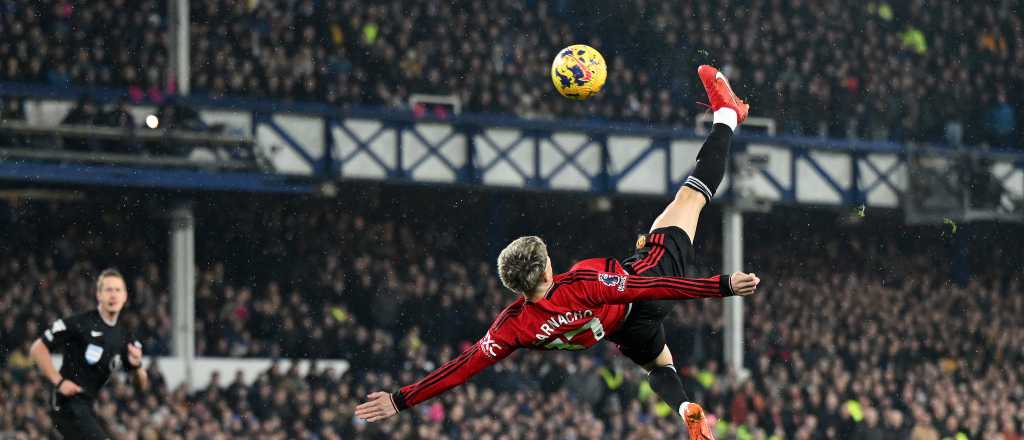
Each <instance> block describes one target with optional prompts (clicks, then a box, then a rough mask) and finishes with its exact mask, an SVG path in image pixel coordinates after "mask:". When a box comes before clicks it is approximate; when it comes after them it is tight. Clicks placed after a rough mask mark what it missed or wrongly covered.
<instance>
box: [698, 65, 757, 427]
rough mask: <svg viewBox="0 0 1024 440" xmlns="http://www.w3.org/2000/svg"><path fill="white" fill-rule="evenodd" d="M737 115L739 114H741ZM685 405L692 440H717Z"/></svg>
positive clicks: (701, 417)
mask: <svg viewBox="0 0 1024 440" xmlns="http://www.w3.org/2000/svg"><path fill="white" fill-rule="evenodd" d="M702 67H703V66H702ZM712 70H714V68H712ZM716 72H717V71H716ZM725 87H727V88H728V87H729V84H728V83H726V85H725ZM708 95H711V93H710V92H708ZM745 105H746V104H744V106H745ZM729 108H732V107H729ZM736 113H737V114H739V112H736ZM743 116H746V112H744V114H743ZM683 405H684V407H683V411H682V413H683V414H682V416H683V420H685V421H686V431H687V432H689V433H690V440H715V435H714V434H712V433H711V428H710V427H708V422H707V419H705V417H704V408H701V407H700V405H698V404H696V403H691V402H686V403H684V404H683Z"/></svg>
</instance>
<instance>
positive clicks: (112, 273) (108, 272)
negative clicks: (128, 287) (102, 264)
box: [96, 267, 124, 292]
mask: <svg viewBox="0 0 1024 440" xmlns="http://www.w3.org/2000/svg"><path fill="white" fill-rule="evenodd" d="M110 277H113V278H120V279H121V281H124V275H121V271H119V270H117V269H114V268H113V267H111V268H107V269H103V272H100V274H99V276H97V277H96V292H99V291H101V290H103V279H104V278H110Z"/></svg>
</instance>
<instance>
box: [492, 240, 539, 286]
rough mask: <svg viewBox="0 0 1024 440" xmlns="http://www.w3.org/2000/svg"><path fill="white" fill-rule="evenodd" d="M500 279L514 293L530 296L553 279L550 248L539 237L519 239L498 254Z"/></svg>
mask: <svg viewBox="0 0 1024 440" xmlns="http://www.w3.org/2000/svg"><path fill="white" fill-rule="evenodd" d="M498 277H500V278H501V284H504V285H505V287H506V288H507V289H509V290H511V291H513V292H516V293H522V294H530V293H532V292H533V291H534V290H536V289H537V286H540V285H541V284H542V283H544V282H545V281H547V280H548V279H550V278H551V259H550V258H548V247H547V246H546V245H545V244H544V241H543V240H541V239H540V237H537V236H533V235H531V236H528V237H519V238H517V239H515V240H514V241H512V242H511V243H509V244H508V246H505V249H502V250H501V254H498Z"/></svg>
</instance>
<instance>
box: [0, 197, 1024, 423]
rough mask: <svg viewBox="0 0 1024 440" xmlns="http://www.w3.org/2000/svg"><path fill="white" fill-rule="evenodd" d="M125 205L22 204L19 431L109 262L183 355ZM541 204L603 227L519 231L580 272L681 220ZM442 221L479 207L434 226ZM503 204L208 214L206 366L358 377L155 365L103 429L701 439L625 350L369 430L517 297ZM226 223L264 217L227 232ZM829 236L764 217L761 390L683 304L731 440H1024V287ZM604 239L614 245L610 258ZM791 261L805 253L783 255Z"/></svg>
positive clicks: (17, 272)
mask: <svg viewBox="0 0 1024 440" xmlns="http://www.w3.org/2000/svg"><path fill="white" fill-rule="evenodd" d="M428 199H429V200H428ZM107 202H108V203H107V204H106V205H105V206H107V207H108V208H109V209H105V210H104V212H103V213H102V214H101V215H92V216H90V215H87V213H94V212H95V210H96V206H95V205H93V204H89V205H86V204H84V203H75V202H62V203H56V204H49V203H28V204H22V205H12V204H7V205H5V209H4V210H3V211H2V212H3V218H2V221H3V223H4V226H5V227H4V228H3V229H4V234H5V236H4V241H3V243H4V245H3V248H2V249H0V250H2V253H3V255H4V257H3V258H4V260H3V267H0V270H2V276H0V281H2V285H0V288H2V289H3V295H0V313H2V315H3V316H4V322H3V333H2V336H3V340H2V341H0V343H2V345H0V362H3V369H2V373H0V388H2V389H4V390H5V392H4V393H2V394H0V433H6V432H19V433H21V434H19V435H23V436H25V437H28V438H35V437H38V436H40V435H41V434H40V433H43V432H46V429H47V427H48V423H49V421H48V417H47V416H46V412H45V411H46V401H45V399H46V396H47V394H48V393H46V386H44V385H43V382H42V381H41V378H40V376H39V375H38V373H37V372H36V371H35V370H34V368H33V367H32V365H31V364H30V361H29V360H28V359H27V357H26V353H27V346H28V344H29V343H30V342H31V340H32V339H34V337H36V336H37V335H38V333H39V329H40V328H41V327H42V326H45V325H47V324H48V322H49V321H50V320H52V319H54V318H55V317H57V316H58V315H63V314H67V313H69V312H71V311H72V310H84V309H88V308H91V303H92V301H93V296H92V293H91V290H90V289H91V281H92V280H91V274H93V273H95V272H96V271H97V270H98V269H99V268H101V267H104V266H107V265H120V266H121V267H122V268H124V269H125V271H126V272H127V273H129V274H131V275H129V278H130V283H129V286H130V289H131V292H130V306H129V311H128V313H127V314H126V315H125V319H131V320H133V321H132V323H131V324H132V325H133V326H135V327H136V328H137V329H139V330H138V331H139V332H140V333H141V334H142V336H143V340H144V341H145V346H146V347H147V353H149V354H160V353H166V351H167V341H166V339H164V338H166V336H167V335H168V334H169V333H170V331H169V317H168V316H169V313H168V312H169V307H168V305H167V301H168V295H167V293H166V289H167V287H166V283H165V282H164V281H162V280H164V279H166V274H165V273H163V272H162V270H161V269H160V268H163V267H166V261H165V258H166V256H165V255H163V254H162V252H158V250H161V249H164V248H165V244H164V243H163V240H164V239H165V238H164V236H163V234H162V233H161V227H159V225H161V224H162V223H161V222H160V218H159V216H158V215H156V214H154V213H153V207H152V206H147V205H146V203H145V202H141V201H139V200H135V199H130V198H128V199H117V200H110V198H107ZM538 203H539V204H540V205H541V206H547V205H555V206H560V207H561V208H562V210H564V211H565V212H566V216H567V217H565V218H579V219H582V220H583V221H581V222H579V224H578V225H576V224H575V223H574V226H573V227H572V228H566V227H565V225H564V224H563V223H561V222H562V220H563V219H562V218H561V215H559V218H552V217H551V216H539V218H534V219H526V220H524V221H523V223H522V224H520V223H519V222H517V223H516V224H515V225H511V224H509V225H505V226H504V227H505V228H508V229H510V230H507V231H506V232H505V233H507V234H511V235H516V234H520V233H524V232H527V231H530V230H534V231H551V232H550V233H549V234H545V236H546V238H548V240H549V242H550V243H551V246H552V249H553V250H554V252H553V259H554V261H555V262H556V263H555V264H556V269H564V268H566V267H568V264H569V262H571V261H572V260H573V259H575V258H580V257H584V256H592V255H619V254H620V252H618V249H620V247H619V246H614V244H615V243H631V242H632V240H631V237H630V236H631V233H632V232H633V231H634V230H639V229H641V228H643V225H641V224H637V223H635V221H633V220H632V219H635V218H639V217H642V218H648V217H652V216H653V214H654V213H656V209H657V207H656V205H660V204H658V203H653V202H650V203H648V202H644V201H619V202H617V203H621V205H617V206H616V207H615V209H613V210H612V211H611V212H589V211H588V209H587V207H586V204H585V203H582V202H580V203H574V202H572V201H569V200H565V199H558V198H557V197H552V199H545V198H544V197H541V196H537V195H531V196H525V195H520V196H509V200H504V201H503V202H502V203H500V205H501V206H505V207H507V208H506V209H509V210H510V212H519V211H518V210H519V209H525V208H526V207H528V206H537V205H538ZM250 205H251V206H250ZM428 205H432V206H434V207H435V208H437V207H449V206H450V207H458V208H459V209H458V210H455V209H451V210H444V209H441V210H436V209H435V211H433V212H435V213H436V215H432V216H430V218H429V219H427V218H419V219H417V218H416V217H415V214H416V213H422V212H424V211H423V209H424V208H425V207H426V206H428ZM487 205H488V203H486V200H485V199H483V196H480V195H476V196H473V195H471V196H466V194H465V193H458V194H452V195H450V196H449V198H447V199H446V198H445V196H441V195H436V194H435V195H434V197H432V198H426V197H418V196H417V190H409V189H390V190H388V189H380V190H379V191H374V190H366V191H364V192H360V193H359V194H358V195H351V196H350V199H345V200H341V201H339V203H338V204H337V205H332V204H331V203H328V202H322V201H311V202H310V201H306V202H289V203H280V202H279V201H278V202H273V203H267V204H256V205H253V204H250V203H249V201H239V200H234V201H232V200H218V201H215V202H211V203H209V204H206V205H200V206H198V207H197V218H199V219H200V220H199V224H200V225H203V226H202V227H200V228H199V231H197V234H199V235H198V236H197V240H196V242H197V245H198V247H197V252H198V253H199V262H198V263H199V264H198V265H199V269H200V270H199V274H200V275H199V277H198V278H199V279H198V280H197V288H196V294H197V299H196V305H197V308H196V310H197V352H198V353H200V354H204V355H218V356H220V355H231V356H266V357H272V358H302V357H320V358H342V359H346V360H348V361H349V363H350V368H349V369H348V370H347V371H344V372H341V371H327V370H324V369H314V372H313V373H311V374H308V375H305V376H303V375H300V374H299V373H298V372H297V371H296V370H294V369H291V368H289V366H288V363H287V361H283V362H282V363H280V364H279V365H278V366H277V367H275V368H274V369H272V370H271V371H268V372H266V373H264V374H262V375H261V376H260V377H259V378H256V380H255V382H254V383H253V384H251V385H247V384H244V383H243V380H242V379H243V378H240V377H236V378H235V379H234V380H233V381H232V382H230V383H226V382H224V381H222V380H220V379H219V378H218V379H217V380H213V381H212V384H213V385H211V386H210V387H208V388H206V389H204V390H200V391H198V392H192V393H189V392H187V391H186V390H184V389H181V388H173V389H172V388H168V387H167V386H166V385H165V384H164V381H163V380H162V379H161V377H162V376H161V375H160V371H159V368H160V367H159V365H156V364H153V365H151V366H150V368H151V370H152V371H151V377H152V378H154V380H153V382H154V383H155V388H154V392H152V393H146V394H139V393H138V392H137V391H136V390H134V389H133V388H131V387H130V386H128V385H118V386H116V387H114V388H108V389H107V390H106V391H104V392H103V394H102V395H101V397H100V399H99V404H98V411H99V413H100V414H103V415H105V416H106V418H108V419H109V420H110V421H111V425H112V427H113V429H114V431H116V432H120V433H123V434H124V435H125V437H126V438H147V439H148V438H232V437H233V438H242V437H248V438H252V437H257V436H260V435H265V436H266V438H321V439H329V438H372V439H376V438H382V439H383V438H423V439H432V438H474V439H486V438H492V439H501V438H537V439H547V438H578V439H623V438H631V439H651V438H655V439H656V438H679V437H680V436H683V434H682V431H681V430H680V426H681V424H680V423H678V420H676V419H674V418H673V416H671V415H670V413H671V411H670V410H668V409H667V408H666V407H664V406H663V405H658V404H657V398H656V397H655V396H653V394H652V392H651V390H650V388H649V387H647V386H646V385H645V383H644V381H643V380H644V377H643V374H642V372H640V371H638V369H637V368H635V367H633V366H631V365H630V364H629V362H628V361H627V360H625V359H624V358H623V357H621V356H620V355H618V353H617V351H616V349H615V348H614V347H613V346H612V345H610V344H602V345H600V346H598V347H597V348H596V349H594V350H591V351H587V352H583V353H561V352H555V353H551V352H545V353H540V352H531V351H528V352H523V353H519V354H517V355H515V356H514V357H513V358H512V359H511V360H510V361H507V362H503V363H500V364H499V365H498V366H496V367H495V368H494V369H492V370H490V371H487V372H485V373H484V374H482V375H481V376H480V377H478V378H476V379H474V381H473V382H472V385H471V386H469V387H465V388H462V389H458V390H455V391H453V392H451V393H449V394H447V395H445V396H443V397H442V398H440V399H438V400H437V401H432V402H427V403H425V404H424V405H422V406H421V407H418V408H416V409H415V410H413V411H410V414H406V415H403V416H402V417H399V418H398V419H396V420H394V421H389V422H386V423H383V424H380V425H366V424H363V423H361V422H359V421H357V420H355V419H354V418H353V416H352V413H353V410H354V406H355V404H356V403H358V402H359V401H360V399H361V398H362V396H365V395H366V393H367V392H369V391H372V390H375V389H394V388H395V387H396V385H398V384H405V383H410V382H412V381H413V380H415V379H416V378H417V377H419V376H421V375H422V374H424V373H425V372H427V371H428V370H430V369H431V368H432V367H433V366H436V365H439V364H440V363H442V362H444V361H445V360H447V359H450V358H452V357H453V356H455V355H456V354H457V353H458V352H459V351H461V349H463V348H464V347H466V346H467V344H471V343H473V342H475V341H476V340H477V339H478V338H479V337H480V336H481V335H482V334H483V332H484V329H485V328H486V327H487V325H488V324H489V322H490V320H491V319H492V318H493V316H494V314H495V312H496V311H497V310H499V309H500V308H501V306H502V305H504V304H505V303H507V302H509V301H511V300H512V295H511V294H509V293H507V292H504V291H502V289H500V288H499V285H498V284H497V282H496V277H495V276H494V275H493V272H492V268H491V262H490V261H489V259H485V258H484V256H485V255H486V254H487V253H488V252H489V251H488V250H487V248H488V247H489V246H492V245H495V244H496V245H498V246H500V245H502V244H504V243H489V240H503V239H504V238H505V237H496V238H493V239H492V238H488V236H487V232H486V231H485V230H486V229H490V228H495V227H499V226H500V224H499V225H495V222H493V221H492V222H490V223H491V224H490V226H488V227H485V226H484V224H483V223H482V222H479V219H481V218H486V217H484V216H486V213H487V210H488V209H489V208H487ZM341 206H344V209H342V208H340V207H341ZM247 207H248V208H247ZM246 209H249V210H248V211H247V210H246ZM224 210H231V211H232V212H237V213H248V214H250V215H239V216H236V217H232V218H231V219H230V220H226V221H225V220H218V219H221V218H222V213H223V212H224ZM648 211H650V212H648ZM351 212H359V213H361V214H359V215H356V214H350V213H351ZM712 215H713V214H712ZM420 217H422V216H420ZM824 217H828V218H827V219H824V220H823V219H820V218H818V217H816V216H810V215H809V216H807V217H799V216H798V217H796V218H780V217H766V218H764V219H762V220H764V221H755V222H752V224H754V225H759V226H752V227H751V228H752V229H751V230H750V231H749V233H750V234H751V235H752V236H758V237H764V240H758V241H756V242H753V243H752V247H753V249H751V251H750V252H751V255H750V256H749V257H748V264H749V266H750V267H751V268H754V269H755V270H757V272H758V273H759V274H761V276H762V278H764V279H766V281H767V283H766V284H765V285H764V286H763V287H762V288H761V289H760V290H761V291H759V293H758V294H757V295H755V296H753V297H751V298H750V300H749V301H748V311H749V313H748V314H747V316H748V318H747V319H748V321H747V327H746V335H745V338H746V341H747V352H746V356H747V366H748V368H749V369H750V373H751V374H750V378H749V379H748V380H745V381H733V380H732V379H730V378H729V377H728V376H727V375H725V374H724V372H723V367H722V365H721V362H720V356H721V348H720V346H719V345H718V344H719V342H718V341H719V340H720V337H721V336H720V329H721V325H722V324H721V319H720V317H721V309H720V306H719V305H718V304H719V303H718V302H717V301H713V300H712V301H690V302H684V303H680V304H679V305H678V306H677V307H676V311H675V314H674V316H672V317H670V319H669V320H668V323H667V325H668V327H667V330H668V333H669V335H671V336H670V338H669V339H670V344H671V347H672V349H673V352H674V353H676V358H677V363H678V364H680V365H681V366H683V368H682V369H681V374H682V375H683V378H684V380H685V381H686V384H687V389H688V390H689V391H690V393H691V394H692V396H691V397H693V398H694V399H695V400H697V401H700V402H702V403H705V404H706V407H707V408H708V409H709V412H710V413H712V414H714V415H716V416H721V417H722V420H721V421H720V422H719V423H718V424H717V425H716V427H717V429H718V430H719V432H720V434H721V438H726V439H729V438H738V439H756V438H772V437H773V436H774V437H775V438H808V439H818V438H843V439H888V438H893V439H896V438H900V439H903V438H915V439H938V438H964V437H966V438H970V439H974V438H1004V439H1020V438H1021V433H1022V431H1024V418H1022V416H1021V415H1022V414H1024V386H1022V385H1021V384H1022V383H1024V353H1022V352H1021V351H1020V349H1019V347H1021V346H1022V345H1024V321H1022V319H1021V316H1024V297H1021V296H1020V295H1019V293H1020V292H1021V289H1022V288H1024V286H1022V285H1021V279H1020V277H1019V275H1016V274H998V273H995V272H994V271H985V270H979V271H978V272H977V273H976V274H975V278H974V281H972V282H971V283H970V284H969V285H967V286H965V287H962V288H961V287H957V286H956V285H953V284H950V283H949V282H948V281H947V278H948V276H947V275H946V273H945V272H944V271H943V270H936V268H935V264H936V259H939V260H942V259H945V257H943V255H944V254H945V252H944V251H943V246H944V244H946V242H947V241H948V240H944V239H942V238H940V236H939V231H938V230H935V229H928V228H894V227H891V226H892V225H891V224H886V223H885V222H884V221H882V220H879V222H878V223H874V222H869V223H867V224H865V225H862V226H854V227H849V228H845V229H844V228H840V229H838V230H837V229H836V228H834V227H833V228H831V229H828V228H827V227H826V226H828V225H829V224H832V225H834V221H835V220H834V218H832V217H830V216H827V215H826V216H824ZM398 219H402V221H401V223H399V222H398ZM439 219H440V220H444V221H438V220H439ZM830 222H831V223H830ZM712 223H713V222H712ZM805 225H807V226H805ZM520 229H522V230H520ZM807 230H811V231H829V232H830V234H828V235H826V234H824V233H818V234H811V233H808V232H806V231H807ZM44 231H48V232H44ZM55 231H60V233H55ZM554 231H561V232H558V233H556V232H554ZM609 231H618V232H609ZM1013 231H1015V232H1013V233H1016V234H1019V233H1020V232H1019V231H1017V230H1013ZM599 233H603V235H600V236H602V237H607V240H600V241H595V240H593V239H592V238H593V237H596V236H599V235H598V234H599ZM946 233H949V232H948V231H946ZM961 233H967V232H961ZM700 234H702V235H703V236H702V237H700V238H699V239H698V242H699V243H701V244H702V245H703V247H706V248H707V249H708V251H709V252H707V254H708V256H707V258H705V261H712V262H713V261H715V255H714V253H713V251H712V250H713V249H715V248H716V246H715V243H714V241H715V239H714V236H715V235H716V233H715V231H714V225H710V226H708V225H707V224H706V225H705V226H704V227H703V229H702V230H701V232H700ZM996 234H997V233H995V232H993V233H990V235H988V236H987V237H986V238H987V240H984V241H981V240H979V241H978V242H976V243H977V244H976V245H977V246H987V248H986V252H985V253H982V252H980V249H981V248H980V247H979V248H978V249H974V250H973V251H972V253H974V254H975V255H977V256H978V257H979V258H987V259H990V261H998V262H1000V265H997V266H996V267H1007V266H1006V265H1007V264H1012V263H1010V262H1012V261H1018V262H1019V261H1020V258H1021V257H1020V255H1019V252H1020V249H1014V248H1013V246H1012V244H1009V245H1008V246H1002V245H1000V244H999V243H1000V241H1001V240H1000V236H999V235H996ZM911 238H913V239H911ZM782 242H786V244H785V245H786V246H787V250H786V253H785V256H788V257H783V258H780V257H779V254H778V248H779V246H781V243H782ZM611 246H613V247H611ZM626 250H628V249H626ZM222 374H223V375H224V376H225V377H227V376H230V375H232V374H233V372H228V371H225V372H223V373H222ZM1000 435H1001V436H1002V437H999V436H1000Z"/></svg>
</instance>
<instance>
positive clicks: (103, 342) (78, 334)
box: [30, 269, 149, 440]
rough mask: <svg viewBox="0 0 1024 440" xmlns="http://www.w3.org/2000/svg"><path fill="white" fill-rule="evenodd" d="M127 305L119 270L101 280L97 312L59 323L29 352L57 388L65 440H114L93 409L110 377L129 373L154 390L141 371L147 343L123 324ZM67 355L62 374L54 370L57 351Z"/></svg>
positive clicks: (54, 405)
mask: <svg viewBox="0 0 1024 440" xmlns="http://www.w3.org/2000/svg"><path fill="white" fill-rule="evenodd" d="M127 300H128V289H127V288H126V287H125V282H124V277H123V276H121V273H120V272H118V271H117V270H114V269H106V270H104V271H103V272H100V275H99V277H97V278H96V301H97V302H98V303H99V304H98V306H97V308H96V310H90V311H88V312H85V313H80V314H77V315H74V316H71V317H68V318H63V319H58V320H56V321H54V322H53V324H52V325H51V326H50V328H49V329H47V330H46V331H44V332H43V336H42V337H41V338H38V339H36V341H35V342H33V343H32V348H31V350H30V353H31V355H32V359H33V360H35V363H36V365H38V366H39V370H40V371H42V372H43V375H44V376H46V379H47V380H49V381H50V383H52V384H53V392H52V394H51V396H50V402H51V403H50V404H51V408H50V417H51V418H52V419H53V424H54V426H55V427H56V428H57V431H59V432H60V433H61V435H63V436H64V438H65V439H90V440H91V439H100V440H102V439H106V438H109V436H108V435H107V433H106V432H105V431H104V430H103V427H102V425H100V423H99V421H98V420H97V419H96V414H95V413H94V412H93V409H92V404H93V400H94V399H95V398H96V396H98V395H99V391H100V388H101V387H102V386H103V385H104V384H106V383H107V379H109V378H110V373H112V372H114V371H116V370H118V369H121V368H124V369H125V370H127V371H130V372H132V374H133V375H134V376H135V381H136V384H138V386H139V387H140V388H142V389H145V388H147V386H148V385H149V378H148V376H147V375H146V370H144V369H142V368H141V367H142V343H140V342H139V341H137V340H135V339H134V338H133V337H132V336H131V332H130V331H129V330H128V329H126V328H125V326H124V325H123V324H122V323H118V320H117V318H118V316H119V315H120V314H121V309H122V308H123V307H124V304H125V302H126V301H127ZM55 350H56V351H60V352H63V353H64V363H63V364H62V365H61V367H60V372H58V371H57V369H56V368H54V367H53V358H52V357H51V355H50V353H51V352H52V351H55Z"/></svg>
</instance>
